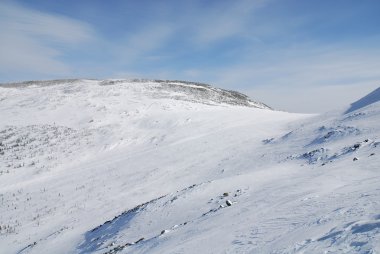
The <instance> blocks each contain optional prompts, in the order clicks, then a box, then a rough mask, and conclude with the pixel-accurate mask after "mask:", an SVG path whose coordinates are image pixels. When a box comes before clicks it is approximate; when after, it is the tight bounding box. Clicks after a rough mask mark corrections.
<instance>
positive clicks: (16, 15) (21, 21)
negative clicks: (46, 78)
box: [0, 2, 93, 76]
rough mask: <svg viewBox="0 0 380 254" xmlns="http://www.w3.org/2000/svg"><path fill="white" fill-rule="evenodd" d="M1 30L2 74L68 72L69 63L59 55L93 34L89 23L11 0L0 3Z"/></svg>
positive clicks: (58, 73) (0, 65)
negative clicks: (29, 7) (27, 6)
mask: <svg viewBox="0 0 380 254" xmlns="http://www.w3.org/2000/svg"><path fill="white" fill-rule="evenodd" d="M0 30H1V44H0V56H1V57H0V69H1V71H0V72H1V74H2V75H3V76H4V75H15V74H17V75H18V76H22V73H24V74H25V73H28V74H31V73H40V74H49V73H50V74H53V75H54V76H58V75H65V74H70V67H69V65H68V64H67V63H64V62H63V61H61V60H60V59H59V57H60V56H61V55H62V54H63V51H64V50H65V49H66V48H72V47H74V48H75V47H76V46H78V45H81V44H82V43H86V42H90V41H91V39H92V38H93V30H92V28H91V27H90V26H89V25H88V24H85V23H83V22H81V21H77V20H74V19H70V18H67V17H64V16H59V15H51V14H46V13H42V12H39V11H36V10H32V9H27V8H25V7H22V6H20V5H17V4H14V3H11V2H4V3H2V4H1V5H0ZM53 75H52V76H53Z"/></svg>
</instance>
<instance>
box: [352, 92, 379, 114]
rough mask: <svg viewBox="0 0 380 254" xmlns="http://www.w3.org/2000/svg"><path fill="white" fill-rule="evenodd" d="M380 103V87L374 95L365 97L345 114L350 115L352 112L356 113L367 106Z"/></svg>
mask: <svg viewBox="0 0 380 254" xmlns="http://www.w3.org/2000/svg"><path fill="white" fill-rule="evenodd" d="M378 101H380V87H379V88H377V89H376V90H374V91H373V92H372V93H370V94H368V95H366V96H364V97H363V98H361V99H360V100H358V101H355V102H354V103H352V104H351V106H350V108H349V109H347V111H346V112H345V114H347V113H350V112H352V111H355V110H357V109H360V108H363V107H365V106H368V105H370V104H372V103H375V102H378Z"/></svg>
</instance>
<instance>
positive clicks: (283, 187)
mask: <svg viewBox="0 0 380 254" xmlns="http://www.w3.org/2000/svg"><path fill="white" fill-rule="evenodd" d="M373 94H374V95H373ZM365 98H366V97H365ZM368 98H369V99H368ZM379 98H380V96H379V93H377V92H374V93H372V95H370V96H367V99H363V100H359V102H360V101H361V102H360V103H359V104H360V105H359V104H358V103H356V104H355V103H353V104H352V105H353V106H352V105H351V107H348V108H347V109H343V110H340V111H334V112H330V113H326V114H323V115H304V114H291V113H286V112H279V111H274V110H271V109H270V108H269V107H268V106H266V105H265V104H262V103H259V102H254V101H252V100H250V99H249V98H248V97H247V96H245V95H242V94H240V93H237V92H233V91H226V90H222V89H217V88H213V87H211V86H208V85H204V84H199V83H192V82H182V81H158V80H130V81H126V80H104V81H98V80H59V81H44V82H41V81H35V82H24V83H19V84H3V85H1V86H0V115H1V118H0V119H1V120H0V204H1V205H0V226H1V229H0V253H328V252H330V253H377V252H380V244H379V243H380V212H379V211H380V185H379V183H380V170H379V165H380V163H379V162H380V160H379V156H378V155H379V153H380V151H379V146H380V138H379V136H380V125H379V122H380V102H379ZM368 101H370V103H366V102H368ZM358 105H359V106H358ZM353 107H354V108H353Z"/></svg>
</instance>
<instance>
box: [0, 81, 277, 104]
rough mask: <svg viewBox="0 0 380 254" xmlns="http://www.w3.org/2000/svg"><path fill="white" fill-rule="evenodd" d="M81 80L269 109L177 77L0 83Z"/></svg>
mask: <svg viewBox="0 0 380 254" xmlns="http://www.w3.org/2000/svg"><path fill="white" fill-rule="evenodd" d="M83 82H91V83H93V84H98V85H102V86H106V85H123V86H125V87H127V88H132V89H133V90H134V91H135V92H136V91H137V90H138V89H139V90H140V91H143V92H144V93H146V94H145V95H151V96H153V97H156V98H172V99H177V100H187V101H195V102H198V103H206V104H220V103H225V104H231V105H241V106H247V107H256V108H265V109H270V107H269V106H267V105H265V104H264V103H261V102H255V101H252V100H251V99H250V98H249V97H248V96H246V95H245V94H242V93H239V92H236V91H231V90H225V89H220V88H214V87H212V86H210V85H207V84H203V83H197V82H189V81H178V80H174V81H171V80H148V79H132V80H123V79H110V80H80V79H66V80H47V81H26V82H21V83H6V84H0V86H2V87H18V88H25V87H30V86H38V87H44V86H52V85H75V84H77V85H80V84H82V83H83Z"/></svg>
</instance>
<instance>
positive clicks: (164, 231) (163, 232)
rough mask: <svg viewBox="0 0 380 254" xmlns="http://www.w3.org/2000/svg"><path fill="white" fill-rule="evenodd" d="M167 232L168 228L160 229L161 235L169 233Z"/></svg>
mask: <svg viewBox="0 0 380 254" xmlns="http://www.w3.org/2000/svg"><path fill="white" fill-rule="evenodd" d="M169 232H170V230H168V229H164V230H162V231H161V235H163V234H167V233H169Z"/></svg>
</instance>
